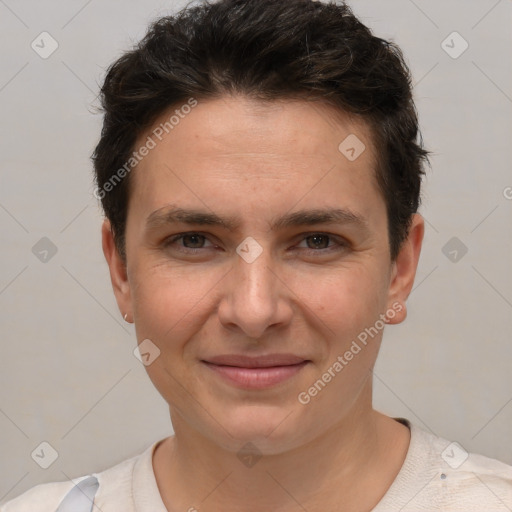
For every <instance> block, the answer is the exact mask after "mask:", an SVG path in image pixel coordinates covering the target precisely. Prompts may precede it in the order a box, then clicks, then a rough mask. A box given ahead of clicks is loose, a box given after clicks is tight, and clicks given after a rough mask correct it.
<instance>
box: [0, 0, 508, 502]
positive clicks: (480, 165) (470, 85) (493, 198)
mask: <svg viewBox="0 0 512 512" xmlns="http://www.w3.org/2000/svg"><path fill="white" fill-rule="evenodd" d="M184 4H185V3H184V2H174V1H173V2H170V1H167V2H165V1H162V0H146V1H144V2H140V1H134V0H130V1H127V0H123V1H121V0H103V1H99V0H89V1H84V0H72V1H71V0H68V1H66V2H64V1H60V2H59V1H56V0H48V1H36V0H22V1H15V0H0V41H1V48H2V50H1V67H0V106H1V115H2V122H1V127H0V130H1V132H0V140H1V145H2V152H1V160H0V166H1V179H2V181H1V187H0V226H1V229H2V261H1V263H2V264H1V269H0V315H1V325H0V329H1V336H2V345H1V348H2V350H1V358H0V375H1V379H2V385H1V387H0V432H1V436H0V443H1V444H0V446H1V456H0V501H1V500H7V499H11V498H13V497H14V496H17V495H18V494H20V493H21V492H23V491H25V490H26V489H28V488H30V487H32V486H33V485H36V484H38V483H42V482H49V481H55V480H67V479H68V478H75V477H78V476H81V475H85V474H87V473H88V472H92V471H99V470H101V469H104V468H107V467H109V466H111V465H113V464H115V463H117V462H120V461H121V460H124V459H126V458H128V457H131V456H133V455H135V454H137V453H140V452H141V451H142V450H143V449H144V448H146V447H147V446H148V445H149V444H150V443H152V442H153V441H155V440H157V439H160V438H163V437H165V436H167V435H170V434H171V433H172V427H171V424H170V420H169V417H168V409H167V404H166V403H165V402H164V401H163V399H162V398H161V397H160V395H159V394H158V392H157V391H156V390H155V389H154V388H153V386H152V384H151V382H150V380H149V378H148V377H147V375H146V372H145V370H144V367H143V366H142V364H141V363H140V362H139V361H138V360H137V359H136V358H135V357H134V355H133V350H134V348H135V347H136V340H135V335H134V329H133V326H132V325H129V324H126V323H124V321H123V319H122V317H121V315H120V313H119V311H118V309H117V305H116V303H115V300H114V295H113V292H112V289H111V284H110V277H109V274H108V268H107V264H106V262H105V260H104V257H103V253H102V250H101V243H100V225H101V219H102V216H101V211H100V209H99V205H98V203H97V201H96V200H95V199H94V197H93V196H92V192H93V182H92V167H91V163H90V161H89V155H90V154H91V152H92V150H93V148H94V145H95V143H96V141H97V138H98V136H99V131H100V126H101V117H100V116H99V115H97V114H94V110H93V107H92V105H95V104H96V102H95V97H96V94H97V91H98V84H100V83H101V81H102V78H103V75H104V70H105V68H106V66H107V65H108V64H109V63H110V62H112V61H113V60H114V59H115V58H117V57H118V56H119V55H120V54H121V52H122V51H123V50H125V49H128V47H129V46H131V44H132V43H134V42H136V41H138V40H139V39H140V38H141V37H142V36H143V34H144V32H145V29H146V26H147V23H148V22H149V21H150V20H152V19H154V18H155V17H157V16H159V15H164V14H169V13H171V12H173V11H175V10H177V9H178V8H179V7H181V6H183V5H184ZM351 5H352V6H353V8H354V11H355V12H356V14H358V15H359V16H360V17H361V18H362V20H363V21H364V22H365V23H366V24H368V25H369V26H370V27H371V28H373V29H374V31H375V32H376V34H377V35H379V36H381V37H385V38H392V39H393V40H395V41H396V42H397V43H398V44H399V45H400V46H401V47H402V48H403V50H404V52H405V54H406V57H407V61H408V63H409V64H410V66H411V69H412V71H413V75H414V81H415V83H416V89H415V96H416V101H417V107H418V110H419V114H420V120H421V127H422V131H423V136H424V139H425V143H426V145H427V146H428V148H429V149H431V150H432V151H433V152H434V155H433V156H432V159H431V161H432V170H428V171H427V179H426V181H425V184H424V192H423V198H424V199H423V205H422V207H421V209H420V213H422V214H423V215H424V217H425V218H426V221H427V225H426V234H425V241H424V248H423V251H422V256H421V259H420V263H419V269H418V273H417V278H416V283H415V288H414V290H413V292H412V294H411V296H410V298H409V300H408V311H409V316H408V318H407V320H406V322H405V323H404V324H401V325H398V326H389V327H388V328H387V329H386V334H385V336H384V342H383V346H382V349H381V354H380V359H379V360H378V363H377V366H376V368H375V402H374V403H375V407H376V408H377V409H379V410H381V411H383V412H385V413H386V414H388V415H390V416H405V417H407V418H409V419H410V420H412V421H413V422H414V423H416V424H418V425H419V426H421V427H422V428H425V429H427V430H430V431H432V432H433V433H435V434H437V435H440V436H443V437H446V438H449V439H451V440H457V441H458V442H459V443H460V444H461V445H462V446H463V447H464V448H465V449H466V450H468V451H473V452H478V453H482V454H484V455H487V456H490V457H494V458H498V459H500V460H503V461H505V462H508V463H509V464H512V443H511V442H510V439H511V433H512V372H511V361H512V343H511V340H510V333H511V332H512V315H511V313H512V270H511V265H510V261H511V258H510V255H511V252H512V251H511V248H512V229H511V217H512V200H510V199H507V197H506V196H508V197H509V198H510V197H512V188H507V187H512V174H511V172H510V162H511V158H510V157H511V155H510V152H511V149H510V148H511V141H512V138H511V135H512V116H511V113H512V92H511V89H512V87H511V85H512V58H511V57H512V56H511V53H512V52H511V39H512V33H511V30H510V27H511V21H512V20H511V18H512V16H511V14H512V2H511V1H510V0H500V1H496V0H472V1H468V0H459V1H455V0H451V1H449V2H447V1H444V0H443V1H441V0H436V1H433V0H428V1H427V0H415V1H414V2H413V1H412V0H392V1H391V0H388V1H386V2H383V1H382V0H354V1H352V2H351ZM43 31H47V32H49V33H50V34H51V35H52V37H53V38H54V39H55V40H56V41H57V42H58V44H59V47H58V49H57V50H56V51H55V52H54V53H53V54H52V55H51V56H50V57H49V58H47V59H43V58H41V57H40V56H39V55H38V54H37V53H36V52H35V51H34V50H33V49H32V48H31V42H32V41H33V40H34V39H36V37H37V36H38V35H39V34H40V33H41V32H43ZM453 31H457V32H458V33H459V34H460V35H461V36H462V37H463V38H464V39H465V40H466V41H467V42H468V43H469V48H468V49H467V50H466V51H465V52H464V53H463V54H462V55H460V56H459V57H458V58H452V57H451V56H449V55H448V54H447V53H446V52H445V50H444V49H443V47H442V46H441V43H442V41H443V40H445V39H446V38H447V36H448V35H449V34H451V33H452V32H453ZM452 40H453V43H452V42H451V41H452ZM460 43H461V41H460V40H457V39H453V37H452V38H451V39H450V38H449V39H448V41H447V44H449V45H451V46H453V47H454V48H452V50H451V51H452V52H453V51H457V50H459V49H460V48H461V45H460ZM47 47H48V46H47ZM43 237H47V238H49V239H50V240H51V242H52V243H53V244H54V245H55V246H56V248H57V252H56V254H55V255H53V256H52V257H50V256H51V253H49V254H48V256H47V258H48V261H46V263H45V262H43V261H40V259H39V258H38V257H36V254H34V252H33V250H32V248H33V247H34V245H35V244H36V243H38V241H39V240H40V239H41V238H43ZM452 237H457V240H455V244H456V245H457V244H458V246H459V249H458V253H457V259H456V260H455V261H452V260H453V258H454V253H452V255H450V254H449V251H448V250H447V249H445V250H444V252H443V247H445V244H446V243H447V242H448V241H449V240H450V239H451V238H452ZM461 244H464V245H465V246H466V247H467V249H468V252H467V254H465V255H463V256H462V252H461V251H460V247H461ZM454 247H455V246H454ZM449 250H452V248H451V247H449ZM445 253H447V254H448V256H446V255H445ZM43 441H46V442H48V443H50V444H51V445H52V446H53V447H54V448H55V450H56V451H57V452H58V458H57V460H56V461H55V462H54V463H53V464H52V465H51V466H50V467H49V468H48V469H42V468H41V467H39V465H37V464H36V462H35V461H34V460H33V459H32V457H31V453H32V452H33V451H34V450H35V449H36V448H37V447H38V446H39V445H40V443H41V442H43Z"/></svg>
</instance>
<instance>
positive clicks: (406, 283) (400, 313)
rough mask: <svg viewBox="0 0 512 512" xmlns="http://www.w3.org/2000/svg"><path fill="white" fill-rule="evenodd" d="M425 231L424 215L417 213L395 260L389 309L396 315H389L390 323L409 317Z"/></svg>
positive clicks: (390, 286) (399, 321)
mask: <svg viewBox="0 0 512 512" xmlns="http://www.w3.org/2000/svg"><path fill="white" fill-rule="evenodd" d="M424 232H425V222H424V220H423V217H422V216H421V215H420V214H418V213H415V214H414V215H413V219H412V222H411V227H410V228H409V234H408V236H407V238H406V240H404V242H403V243H402V246H401V248H400V252H399V253H398V256H397V258H396V260H395V262H393V270H392V273H391V279H390V285H389V292H388V310H393V311H394V312H395V315H394V316H393V318H391V315H389V321H388V323H389V324H399V323H401V322H403V321H404V320H405V318H406V317H407V307H406V300H407V298H408V297H409V294H410V293H411V290H412V287H413V284H414V278H415V276H416V269H417V267H418V262H419V258H420V253H421V245H422V242H423V235H424Z"/></svg>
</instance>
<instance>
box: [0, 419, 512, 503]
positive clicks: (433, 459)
mask: <svg viewBox="0 0 512 512" xmlns="http://www.w3.org/2000/svg"><path fill="white" fill-rule="evenodd" d="M395 419H397V420H398V421H400V422H401V423H404V424H405V425H407V426H408V427H409V428H410V429H411V441H410V445H409V449H408V451H407V455H406V458H405V461H404V463H403V465H402V468H401V469H400V471H399V473H398V475H397V476H396V478H395V480H394V481H393V483H392V484H391V487H390V488H389V489H388V491H387V492H386V494H385V495H384V496H383V498H382V499H381V500H380V501H379V503H378V504H377V506H376V507H374V508H373V510H372V512H399V511H400V512H420V511H428V512H435V511H443V512H483V511H485V512H511V511H512V466H509V465H508V464H505V463H503V462H500V461H498V460H496V459H491V458H489V457H485V456H483V455H478V454H474V453H470V454H469V455H468V457H467V458H466V452H464V451H463V449H462V448H461V447H460V445H454V444H452V443H451V442H450V441H448V440H446V439H444V438H442V437H438V436H435V435H433V434H431V433H430V432H427V431H425V430H423V429H422V428H420V427H418V426H416V425H414V424H412V423H410V422H409V421H408V420H406V419H404V418H395ZM159 442H160V441H156V442H155V443H153V444H151V445H150V446H148V447H147V448H146V449H145V450H144V452H142V453H141V454H139V455H137V456H135V457H132V458H131V459H127V460H125V461H123V462H120V463H119V464H117V465H115V466H113V467H111V468H109V469H106V470H105V471H102V472H100V473H92V475H93V476H95V477H96V478H97V479H98V481H99V489H98V491H97V494H96V497H95V499H94V504H95V505H96V506H97V507H98V509H99V510H101V511H102V512H119V511H123V512H167V509H166V508H165V506H164V504H163V502H162V498H161V497H160V492H159V490H158V486H157V483H156V478H155V474H154V471H153V452H154V450H155V448H156V446H157V445H158V443H159ZM463 459H465V460H463ZM452 466H453V467H452ZM86 477H87V475H86V476H84V477H80V478H76V479H74V481H73V482H69V481H67V482H51V483H45V484H40V485H36V486H35V487H32V488H31V489H29V490H28V491H26V492H24V493H23V494H21V496H18V497H17V498H15V499H14V500H11V501H9V502H7V503H6V504H4V505H3V506H1V507H0V512H55V510H56V509H57V507H58V506H59V504H60V502H61V501H62V499H63V498H64V496H65V495H66V494H67V492H68V491H69V490H70V489H71V488H72V487H73V486H74V484H75V483H77V482H78V481H80V480H82V479H83V478H86ZM191 507H195V508H197V509H198V510H200V507H199V503H196V504H194V503H192V504H191ZM98 509H96V508H95V509H94V510H98ZM329 512H331V511H329Z"/></svg>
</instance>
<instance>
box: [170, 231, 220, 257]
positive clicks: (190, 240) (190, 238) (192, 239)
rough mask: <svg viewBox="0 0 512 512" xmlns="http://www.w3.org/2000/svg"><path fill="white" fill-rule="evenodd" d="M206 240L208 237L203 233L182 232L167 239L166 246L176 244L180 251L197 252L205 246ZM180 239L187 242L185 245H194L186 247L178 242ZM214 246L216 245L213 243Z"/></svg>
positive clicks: (183, 242) (184, 242)
mask: <svg viewBox="0 0 512 512" xmlns="http://www.w3.org/2000/svg"><path fill="white" fill-rule="evenodd" d="M206 240H208V238H206V236H205V235H202V234H201V233H196V232H190V233H180V234H179V235H175V236H172V237H170V238H168V239H167V240H165V241H164V247H171V246H176V248H177V250H178V251H181V252H185V253H191V254H196V253H198V252H199V251H201V249H203V248H204V247H203V245H204V241H206ZM179 241H181V242H182V244H185V246H188V245H191V246H192V247H184V246H183V245H182V244H177V242H179ZM212 247H214V246H213V245H212ZM206 248H208V247H206Z"/></svg>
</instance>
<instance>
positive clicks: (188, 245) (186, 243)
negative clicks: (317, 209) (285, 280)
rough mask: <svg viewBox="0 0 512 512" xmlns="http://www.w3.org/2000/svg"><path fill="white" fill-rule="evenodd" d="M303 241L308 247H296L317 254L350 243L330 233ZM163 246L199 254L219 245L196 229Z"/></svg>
mask: <svg viewBox="0 0 512 512" xmlns="http://www.w3.org/2000/svg"><path fill="white" fill-rule="evenodd" d="M205 242H209V243H210V246H208V245H206V246H205ZM303 242H305V243H306V245H308V247H300V246H296V247H299V248H300V249H301V250H303V251H305V252H306V253H307V254H311V255H316V256H318V255H321V254H326V253H331V252H334V251H340V250H344V249H347V248H348V245H349V244H348V243H347V242H346V241H345V240H344V239H342V238H340V237H338V236H334V235H331V234H329V233H308V234H305V235H303V236H302V239H301V243H303ZM163 246H164V248H175V249H176V250H177V251H180V252H183V253H186V254H198V253H200V252H202V251H204V250H205V249H212V248H215V247H217V246H216V245H214V244H212V243H211V242H210V241H209V239H208V237H207V236H206V235H203V234H202V233H199V232H195V231H191V232H188V233H180V234H178V235H174V236H171V237H170V238H168V239H167V240H165V241H164V243H163Z"/></svg>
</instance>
